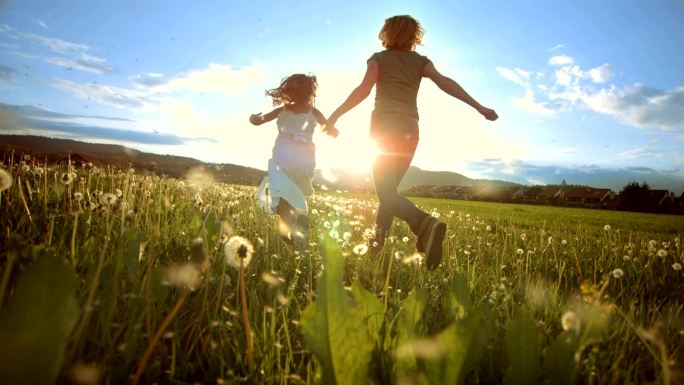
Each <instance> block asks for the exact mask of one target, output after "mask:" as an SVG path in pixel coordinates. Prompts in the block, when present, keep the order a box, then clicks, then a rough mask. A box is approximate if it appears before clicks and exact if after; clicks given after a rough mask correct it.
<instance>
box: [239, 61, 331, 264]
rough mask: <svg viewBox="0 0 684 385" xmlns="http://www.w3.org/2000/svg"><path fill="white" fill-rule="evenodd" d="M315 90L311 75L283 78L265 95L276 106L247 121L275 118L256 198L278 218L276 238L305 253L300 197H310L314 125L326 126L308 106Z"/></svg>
mask: <svg viewBox="0 0 684 385" xmlns="http://www.w3.org/2000/svg"><path fill="white" fill-rule="evenodd" d="M317 86H318V83H317V82H316V77H315V76H311V75H309V76H307V75H302V74H294V75H292V76H289V77H287V78H285V79H283V80H282V82H281V83H280V86H279V87H278V88H274V89H272V90H269V91H266V95H268V96H270V97H271V98H273V106H276V107H277V108H276V109H274V110H273V111H271V112H269V113H267V114H265V115H262V114H261V113H258V114H253V115H251V116H250V117H249V121H250V122H251V123H252V124H254V125H256V126H259V125H261V124H264V123H267V122H270V121H272V120H273V119H276V118H277V121H276V124H277V126H278V137H277V138H276V141H275V145H274V146H273V156H272V158H271V159H270V160H269V161H268V177H267V180H266V179H265V180H264V182H262V186H261V188H260V192H259V197H260V200H261V201H262V202H265V205H264V206H266V209H267V210H269V212H271V213H276V214H278V215H279V216H280V222H279V232H280V236H281V237H282V238H283V240H284V241H285V242H286V243H288V244H290V245H292V244H294V246H295V249H296V250H298V251H303V250H306V249H307V246H308V237H307V235H308V233H309V217H308V216H307V213H308V209H307V204H306V197H308V196H309V195H311V194H312V193H313V187H312V185H311V180H312V179H313V175H314V167H315V166H316V161H315V146H314V144H313V142H312V140H311V139H312V136H313V133H314V128H315V127H316V124H319V125H320V126H323V125H324V124H325V122H326V120H325V117H324V116H323V114H321V112H320V111H319V110H318V109H316V108H315V107H314V106H313V104H314V98H315V97H316V88H317ZM331 132H332V131H331ZM267 186H268V187H267Z"/></svg>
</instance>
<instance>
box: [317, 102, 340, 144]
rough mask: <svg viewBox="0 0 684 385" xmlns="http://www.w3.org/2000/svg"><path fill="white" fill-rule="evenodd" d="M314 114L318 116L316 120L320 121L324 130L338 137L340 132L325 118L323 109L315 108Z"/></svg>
mask: <svg viewBox="0 0 684 385" xmlns="http://www.w3.org/2000/svg"><path fill="white" fill-rule="evenodd" d="M313 114H314V116H315V117H316V122H318V124H319V125H320V126H321V127H322V128H323V132H325V133H326V134H328V135H330V136H332V137H333V138H336V137H337V134H338V133H339V132H338V131H337V129H336V128H335V127H333V126H331V125H329V124H328V120H327V119H326V118H325V116H323V113H321V111H319V110H318V109H317V108H314V109H313Z"/></svg>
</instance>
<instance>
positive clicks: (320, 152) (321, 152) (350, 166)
mask: <svg viewBox="0 0 684 385" xmlns="http://www.w3.org/2000/svg"><path fill="white" fill-rule="evenodd" d="M316 147H317V148H316V168H319V169H333V170H341V171H345V172H348V173H352V174H356V175H361V174H370V173H371V167H372V165H373V161H374V160H375V157H376V156H377V154H378V147H377V145H376V143H375V142H374V141H372V140H371V139H370V138H369V137H368V133H366V132H362V133H359V132H356V130H354V131H352V130H350V131H349V132H342V133H341V134H340V136H339V137H338V138H336V139H332V138H329V137H326V138H325V139H324V140H321V141H319V143H318V144H317V146H316Z"/></svg>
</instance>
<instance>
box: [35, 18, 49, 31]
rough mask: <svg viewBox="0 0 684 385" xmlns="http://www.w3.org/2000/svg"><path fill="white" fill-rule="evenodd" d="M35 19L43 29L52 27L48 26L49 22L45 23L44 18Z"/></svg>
mask: <svg viewBox="0 0 684 385" xmlns="http://www.w3.org/2000/svg"><path fill="white" fill-rule="evenodd" d="M33 21H35V22H36V24H38V25H39V26H40V27H41V28H43V29H50V28H48V26H47V24H45V22H44V21H43V20H40V19H33Z"/></svg>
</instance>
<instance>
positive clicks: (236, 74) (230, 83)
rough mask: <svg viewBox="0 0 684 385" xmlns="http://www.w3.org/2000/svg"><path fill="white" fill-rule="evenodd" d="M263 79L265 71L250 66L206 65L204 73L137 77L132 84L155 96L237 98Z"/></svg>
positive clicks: (198, 70)
mask: <svg viewBox="0 0 684 385" xmlns="http://www.w3.org/2000/svg"><path fill="white" fill-rule="evenodd" d="M264 78H265V71H264V70H263V68H261V66H260V65H258V64H254V65H250V66H246V67H242V68H235V67H233V66H231V65H228V64H217V63H210V64H209V65H208V66H207V67H206V68H204V69H197V70H192V71H188V72H184V73H181V74H178V75H175V76H172V77H169V78H165V77H164V75H162V74H158V73H149V74H147V75H139V76H136V77H134V78H133V80H134V81H135V82H136V83H138V84H139V85H143V86H146V87H149V88H150V89H152V90H154V91H156V92H178V91H192V92H226V93H229V94H233V95H240V94H241V93H242V92H243V91H244V90H245V89H246V88H248V87H251V86H253V85H255V84H257V83H259V82H261V81H262V80H263V79H264Z"/></svg>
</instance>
